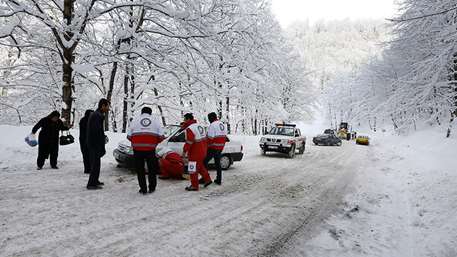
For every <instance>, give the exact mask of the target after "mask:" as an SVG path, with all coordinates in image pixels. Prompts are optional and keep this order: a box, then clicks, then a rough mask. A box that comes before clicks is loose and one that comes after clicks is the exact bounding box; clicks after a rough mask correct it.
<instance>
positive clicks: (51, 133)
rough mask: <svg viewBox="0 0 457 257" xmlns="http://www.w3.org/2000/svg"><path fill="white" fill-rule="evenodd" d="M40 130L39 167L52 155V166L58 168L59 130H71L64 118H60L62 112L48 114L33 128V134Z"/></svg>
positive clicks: (39, 168)
mask: <svg viewBox="0 0 457 257" xmlns="http://www.w3.org/2000/svg"><path fill="white" fill-rule="evenodd" d="M39 129H41V130H40V135H39V136H38V158H37V169H38V170H41V169H42V168H43V165H44V162H45V160H46V159H47V158H48V157H49V156H50V157H51V158H50V162H51V167H52V168H53V169H58V167H57V157H58V155H59V132H60V131H61V130H69V129H70V128H68V127H66V126H65V125H64V124H63V122H62V120H61V119H60V113H59V112H58V111H53V112H51V114H49V115H48V116H46V117H44V118H42V119H41V120H40V121H39V122H38V123H37V124H36V125H35V126H33V128H32V134H36V133H37V131H38V130H39Z"/></svg>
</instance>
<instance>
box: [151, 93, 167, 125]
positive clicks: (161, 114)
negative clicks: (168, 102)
mask: <svg viewBox="0 0 457 257" xmlns="http://www.w3.org/2000/svg"><path fill="white" fill-rule="evenodd" d="M154 95H155V96H159V91H158V90H157V88H155V87H154ZM157 109H158V110H159V114H160V118H161V119H162V125H163V126H166V125H167V122H166V120H165V116H164V115H163V109H162V106H161V105H160V104H157Z"/></svg>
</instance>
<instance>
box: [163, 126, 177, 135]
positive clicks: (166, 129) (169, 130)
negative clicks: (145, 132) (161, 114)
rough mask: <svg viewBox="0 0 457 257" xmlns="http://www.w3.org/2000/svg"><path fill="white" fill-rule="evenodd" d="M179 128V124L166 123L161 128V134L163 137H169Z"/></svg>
mask: <svg viewBox="0 0 457 257" xmlns="http://www.w3.org/2000/svg"><path fill="white" fill-rule="evenodd" d="M179 129H180V127H179V126H174V125H168V126H165V127H164V128H163V135H164V137H166V138H167V137H169V136H171V135H173V134H174V133H176V131H178V130H179Z"/></svg>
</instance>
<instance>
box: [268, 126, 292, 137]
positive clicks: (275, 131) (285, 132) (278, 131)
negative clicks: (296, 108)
mask: <svg viewBox="0 0 457 257" xmlns="http://www.w3.org/2000/svg"><path fill="white" fill-rule="evenodd" d="M269 134H270V135H278V136H289V137H293V136H295V133H294V128H285V127H274V128H272V129H271V130H270V133H269Z"/></svg>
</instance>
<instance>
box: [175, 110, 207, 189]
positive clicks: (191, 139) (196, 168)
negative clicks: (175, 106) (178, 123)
mask: <svg viewBox="0 0 457 257" xmlns="http://www.w3.org/2000/svg"><path fill="white" fill-rule="evenodd" d="M182 126H183V129H185V130H186V131H185V137H186V143H185V144H184V149H183V152H184V155H186V154H187V157H188V160H189V163H188V169H189V173H190V180H191V185H190V186H188V187H186V190H187V191H198V184H199V183H198V174H200V175H201V176H202V178H203V181H204V185H205V187H207V186H209V185H210V184H211V183H213V182H212V181H211V177H210V176H209V174H208V170H207V169H206V168H205V164H204V160H205V157H206V150H207V142H206V133H205V129H204V128H203V126H201V125H200V124H198V123H197V121H196V120H195V119H194V116H193V115H192V113H187V114H186V115H184V123H183V124H182Z"/></svg>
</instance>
